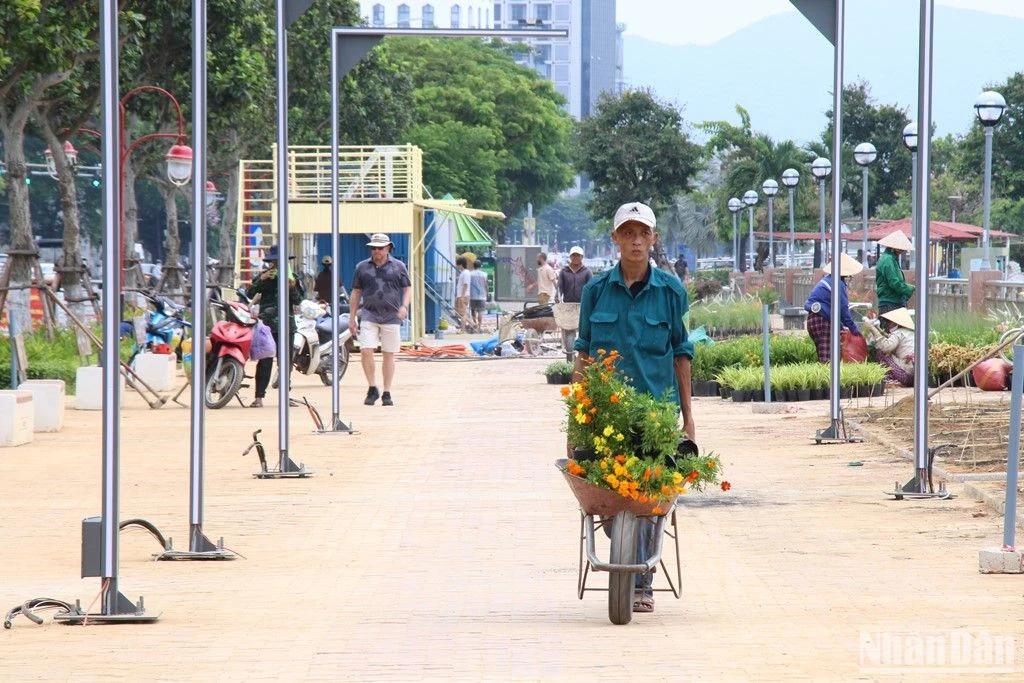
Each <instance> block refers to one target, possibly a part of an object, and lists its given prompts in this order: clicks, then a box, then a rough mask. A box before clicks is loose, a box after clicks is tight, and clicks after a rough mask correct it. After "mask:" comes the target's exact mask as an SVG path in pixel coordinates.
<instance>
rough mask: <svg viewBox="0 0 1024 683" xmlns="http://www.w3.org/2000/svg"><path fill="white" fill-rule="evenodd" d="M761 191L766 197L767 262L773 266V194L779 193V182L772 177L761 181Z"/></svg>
mask: <svg viewBox="0 0 1024 683" xmlns="http://www.w3.org/2000/svg"><path fill="white" fill-rule="evenodd" d="M761 192H764V194H765V196H766V197H768V264H769V265H770V266H771V267H772V268H774V267H775V195H777V194H778V193H779V184H778V183H777V182H775V179H774V178H769V179H768V180H766V181H764V182H763V183H761Z"/></svg>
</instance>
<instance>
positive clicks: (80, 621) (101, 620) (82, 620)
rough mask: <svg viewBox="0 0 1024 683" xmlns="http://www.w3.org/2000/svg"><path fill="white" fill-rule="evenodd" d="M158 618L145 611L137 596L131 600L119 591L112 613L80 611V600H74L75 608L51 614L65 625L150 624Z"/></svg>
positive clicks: (140, 598)
mask: <svg viewBox="0 0 1024 683" xmlns="http://www.w3.org/2000/svg"><path fill="white" fill-rule="evenodd" d="M159 618H160V614H159V613H157V614H152V613H148V612H146V606H145V602H144V601H143V599H142V597H141V596H140V597H139V601H138V602H132V601H131V600H129V599H128V598H126V597H125V596H124V595H123V594H122V593H121V592H120V591H119V592H118V593H117V604H116V605H115V606H114V612H113V613H112V614H102V613H94V614H87V613H86V612H84V611H82V603H81V601H80V600H76V601H75V608H74V609H73V610H71V611H70V612H58V613H57V614H54V615H53V620H54V622H56V623H58V624H65V625H67V626H81V625H84V624H86V623H89V624H152V623H153V622H155V621H156V620H157V619H159Z"/></svg>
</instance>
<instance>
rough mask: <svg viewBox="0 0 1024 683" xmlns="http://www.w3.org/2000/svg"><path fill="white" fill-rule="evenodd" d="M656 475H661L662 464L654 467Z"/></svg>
mask: <svg viewBox="0 0 1024 683" xmlns="http://www.w3.org/2000/svg"><path fill="white" fill-rule="evenodd" d="M654 476H656V477H660V476H661V465H658V466H657V467H655V468H654Z"/></svg>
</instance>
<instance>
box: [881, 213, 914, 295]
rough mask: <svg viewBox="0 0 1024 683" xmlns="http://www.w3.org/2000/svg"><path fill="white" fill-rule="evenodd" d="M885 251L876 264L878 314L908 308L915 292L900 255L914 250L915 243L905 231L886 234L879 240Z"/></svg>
mask: <svg viewBox="0 0 1024 683" xmlns="http://www.w3.org/2000/svg"><path fill="white" fill-rule="evenodd" d="M878 246H880V247H885V251H883V252H882V255H881V256H879V257H878V263H876V264H875V295H876V298H877V299H878V314H879V315H881V314H882V313H888V312H889V311H895V310H896V309H897V308H906V307H907V301H909V300H910V297H911V296H912V295H913V294H914V286H913V285H908V284H907V280H906V278H905V277H904V276H903V268H901V267H900V256H902V255H903V254H905V253H907V252H909V251H913V249H914V245H912V244H911V243H910V239H909V238H908V237H907V236H906V235H904V234H903V231H901V230H896V231H895V232H893V233H891V234H889V235H886V236H885V237H883V238H882V239H880V240H879V241H878Z"/></svg>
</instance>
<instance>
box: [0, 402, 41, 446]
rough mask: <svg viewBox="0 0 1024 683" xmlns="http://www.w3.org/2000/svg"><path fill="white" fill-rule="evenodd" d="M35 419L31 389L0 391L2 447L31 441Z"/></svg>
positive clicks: (0, 441)
mask: <svg viewBox="0 0 1024 683" xmlns="http://www.w3.org/2000/svg"><path fill="white" fill-rule="evenodd" d="M34 420H35V415H34V409H33V407H32V392H31V391H19V390H16V389H15V390H11V389H5V390H2V391H0V447H2V446H20V445H21V444H24V443H30V442H31V441H32V436H33V435H32V424H33V422H34Z"/></svg>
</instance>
